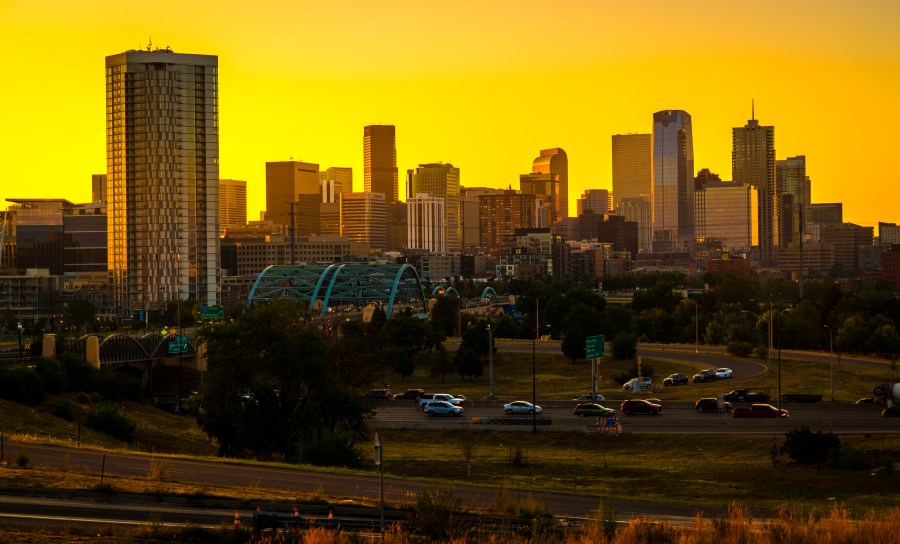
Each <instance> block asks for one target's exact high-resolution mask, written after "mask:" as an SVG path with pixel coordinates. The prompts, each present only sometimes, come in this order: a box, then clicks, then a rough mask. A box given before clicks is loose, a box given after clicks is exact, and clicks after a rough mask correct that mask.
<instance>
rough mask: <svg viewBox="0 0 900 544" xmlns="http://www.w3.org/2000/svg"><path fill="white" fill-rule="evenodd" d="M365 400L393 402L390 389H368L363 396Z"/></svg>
mask: <svg viewBox="0 0 900 544" xmlns="http://www.w3.org/2000/svg"><path fill="white" fill-rule="evenodd" d="M363 397H364V398H366V399H367V400H393V399H394V396H393V395H391V390H390V389H370V390H368V391H366V394H365V395H363Z"/></svg>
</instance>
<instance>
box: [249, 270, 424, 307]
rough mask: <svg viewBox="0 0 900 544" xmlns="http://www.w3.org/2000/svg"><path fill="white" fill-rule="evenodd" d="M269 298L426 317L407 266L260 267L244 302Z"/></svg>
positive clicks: (419, 287)
mask: <svg viewBox="0 0 900 544" xmlns="http://www.w3.org/2000/svg"><path fill="white" fill-rule="evenodd" d="M270 300H294V301H297V302H301V303H305V304H306V305H307V307H308V308H309V310H310V312H311V313H318V314H319V315H320V316H325V315H327V313H328V308H329V307H339V306H345V307H346V306H352V307H354V308H356V309H357V310H359V309H362V308H363V307H365V306H367V305H369V304H373V303H374V304H379V305H383V306H385V313H386V314H387V317H388V319H390V317H391V315H392V314H393V313H394V311H395V310H396V309H398V308H411V309H412V311H413V315H416V316H418V317H420V318H423V319H424V318H427V317H428V302H427V299H426V298H425V291H424V290H423V289H422V282H421V280H420V279H419V274H418V273H416V269H415V268H414V267H413V266H411V265H409V264H381V265H376V264H332V265H327V266H325V265H318V266H270V267H268V268H266V269H265V270H263V271H262V272H261V273H260V274H259V276H258V277H257V278H256V281H255V282H254V283H253V287H251V289H250V295H249V296H248V297H247V304H248V305H252V304H254V303H256V302H265V301H270Z"/></svg>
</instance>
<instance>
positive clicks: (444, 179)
mask: <svg viewBox="0 0 900 544" xmlns="http://www.w3.org/2000/svg"><path fill="white" fill-rule="evenodd" d="M406 184H407V186H406V197H407V199H409V198H410V197H414V196H417V195H419V194H422V193H427V194H429V195H431V196H433V197H436V198H443V199H444V225H445V226H444V228H445V248H446V251H451V252H459V251H460V250H461V249H462V218H461V216H460V207H459V196H460V195H459V190H460V186H459V168H456V167H454V166H453V165H452V164H449V163H446V164H445V163H429V164H420V165H419V167H418V168H416V169H415V170H407V172H406Z"/></svg>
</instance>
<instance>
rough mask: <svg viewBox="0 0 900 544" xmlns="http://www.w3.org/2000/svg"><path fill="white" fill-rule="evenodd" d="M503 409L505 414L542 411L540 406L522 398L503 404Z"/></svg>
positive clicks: (538, 412)
mask: <svg viewBox="0 0 900 544" xmlns="http://www.w3.org/2000/svg"><path fill="white" fill-rule="evenodd" d="M503 409H504V410H505V411H506V413H507V414H540V413H541V412H543V410H542V409H541V407H540V406H537V405H535V404H531V403H530V402H526V401H524V400H515V401H513V402H510V403H509V404H504V405H503Z"/></svg>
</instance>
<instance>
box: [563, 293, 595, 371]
mask: <svg viewBox="0 0 900 544" xmlns="http://www.w3.org/2000/svg"><path fill="white" fill-rule="evenodd" d="M600 319H601V317H600V312H598V311H597V310H596V309H595V308H591V307H589V306H588V305H586V304H578V305H576V306H573V307H572V309H571V310H569V313H568V314H566V317H565V318H564V319H563V322H562V335H563V339H562V344H561V348H562V352H563V353H564V354H565V355H566V357H568V358H569V359H570V360H571V361H572V363H574V362H575V361H577V360H578V359H584V358H585V345H586V343H587V338H588V337H589V336H596V335H598V334H600V332H601V324H600Z"/></svg>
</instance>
